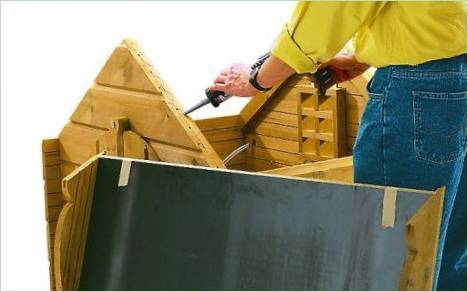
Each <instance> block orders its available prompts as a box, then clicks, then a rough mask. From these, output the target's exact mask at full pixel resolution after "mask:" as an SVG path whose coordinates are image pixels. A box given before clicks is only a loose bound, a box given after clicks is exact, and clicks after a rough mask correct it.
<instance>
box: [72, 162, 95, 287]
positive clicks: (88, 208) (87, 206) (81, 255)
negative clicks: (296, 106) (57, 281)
mask: <svg viewBox="0 0 468 292" xmlns="http://www.w3.org/2000/svg"><path fill="white" fill-rule="evenodd" d="M97 163H98V161H97V160H96V161H95V162H94V163H93V164H92V165H91V166H92V169H91V176H90V182H89V188H88V193H87V195H86V202H85V211H84V215H83V218H82V220H83V223H82V230H81V238H80V239H79V246H78V258H77V266H76V268H75V277H74V282H73V286H72V287H73V290H78V289H79V284H80V277H81V270H82V266H83V260H84V252H85V248H86V240H87V237H88V226H89V220H90V217H91V207H92V202H93V195H94V186H95V180H96V173H97Z"/></svg>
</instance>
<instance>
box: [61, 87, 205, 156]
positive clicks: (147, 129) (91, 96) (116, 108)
mask: <svg viewBox="0 0 468 292" xmlns="http://www.w3.org/2000/svg"><path fill="white" fill-rule="evenodd" d="M120 116H122V117H126V118H127V119H128V120H129V121H130V123H131V126H132V129H133V130H134V131H135V132H137V133H138V134H139V135H141V136H142V137H145V138H149V139H152V140H159V141H162V142H166V143H171V144H175V145H180V146H183V147H187V148H192V149H198V146H197V145H196V143H195V142H194V141H193V140H192V138H191V137H189V135H188V133H187V131H186V130H185V129H184V127H183V126H182V125H181V124H180V123H179V121H178V120H177V118H176V117H175V115H174V114H173V113H172V111H171V110H170V109H169V107H168V105H167V102H166V101H165V100H164V99H162V98H161V97H159V98H158V97H157V96H155V97H154V98H149V97H144V96H142V95H141V94H140V95H136V94H135V93H133V92H130V91H124V90H118V89H114V88H109V87H103V86H98V85H95V86H92V87H91V88H90V89H89V90H88V92H87V93H86V95H85V97H84V98H83V99H82V101H81V102H80V104H79V105H78V107H77V108H76V109H75V112H74V113H73V115H72V116H71V118H70V120H71V121H73V122H76V123H80V124H84V125H89V126H93V127H99V128H102V129H110V127H111V124H110V120H111V118H113V117H120ZM88 158H89V157H88Z"/></svg>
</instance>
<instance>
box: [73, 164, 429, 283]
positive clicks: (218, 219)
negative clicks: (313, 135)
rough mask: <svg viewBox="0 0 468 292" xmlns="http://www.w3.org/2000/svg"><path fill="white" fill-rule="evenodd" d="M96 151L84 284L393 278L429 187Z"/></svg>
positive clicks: (393, 280)
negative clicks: (409, 225) (404, 188)
mask: <svg viewBox="0 0 468 292" xmlns="http://www.w3.org/2000/svg"><path fill="white" fill-rule="evenodd" d="M121 163H122V162H121V160H119V159H110V158H100V160H99V164H98V172H97V178H96V187H95V193H94V201H93V206H92V212H91V220H90V225H89V235H88V240H87V245H86V252H85V259H84V264H83V270H82V275H81V282H80V288H81V289H82V290H108V289H112V290H343V289H351V290H368V289H371V290H395V289H397V285H398V279H399V274H400V269H401V267H402V265H403V261H404V258H405V256H406V245H405V241H404V226H405V223H406V221H407V220H408V219H409V218H410V217H411V216H412V215H413V214H414V213H415V211H416V210H417V209H418V208H419V207H420V206H421V205H422V204H423V203H424V202H425V201H426V200H427V199H428V197H429V195H427V194H421V193H411V192H398V197H397V211H396V222H395V227H394V228H389V229H382V228H381V216H382V212H381V210H382V199H383V190H381V189H377V188H371V187H363V186H362V187H361V186H359V187H357V186H351V185H340V184H331V183H323V182H313V181H305V180H295V179H285V178H277V177H270V176H262V175H256V174H251V173H241V172H231V171H219V170H211V169H201V168H193V167H183V166H177V165H168V164H158V163H144V162H133V163H132V167H131V173H130V180H129V184H128V186H125V187H118V186H117V182H118V177H119V173H120V168H121Z"/></svg>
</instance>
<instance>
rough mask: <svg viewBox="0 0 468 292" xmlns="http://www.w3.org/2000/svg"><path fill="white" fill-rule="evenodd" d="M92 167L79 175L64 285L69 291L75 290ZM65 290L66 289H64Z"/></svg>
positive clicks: (83, 170)
mask: <svg viewBox="0 0 468 292" xmlns="http://www.w3.org/2000/svg"><path fill="white" fill-rule="evenodd" d="M91 169H92V167H86V168H84V169H82V170H81V171H80V173H79V176H80V178H79V183H78V189H77V191H76V195H75V200H74V202H73V213H72V225H71V229H70V243H69V248H68V255H67V258H68V261H67V265H66V266H65V273H64V276H63V277H64V283H65V284H66V285H67V290H73V286H72V285H73V281H74V278H75V274H74V273H75V269H74V267H75V266H76V262H77V260H78V247H79V241H80V238H81V230H82V229H81V227H82V223H83V213H84V201H85V200H86V198H85V194H87V193H88V189H89V185H90V178H91ZM64 288H65V287H64Z"/></svg>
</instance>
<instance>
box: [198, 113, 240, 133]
mask: <svg viewBox="0 0 468 292" xmlns="http://www.w3.org/2000/svg"><path fill="white" fill-rule="evenodd" d="M195 124H196V125H197V126H198V128H199V129H200V130H201V131H202V132H205V131H211V130H219V129H230V128H240V127H242V122H241V119H240V116H239V115H232V116H224V117H217V118H209V119H202V120H196V121H195Z"/></svg>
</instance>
